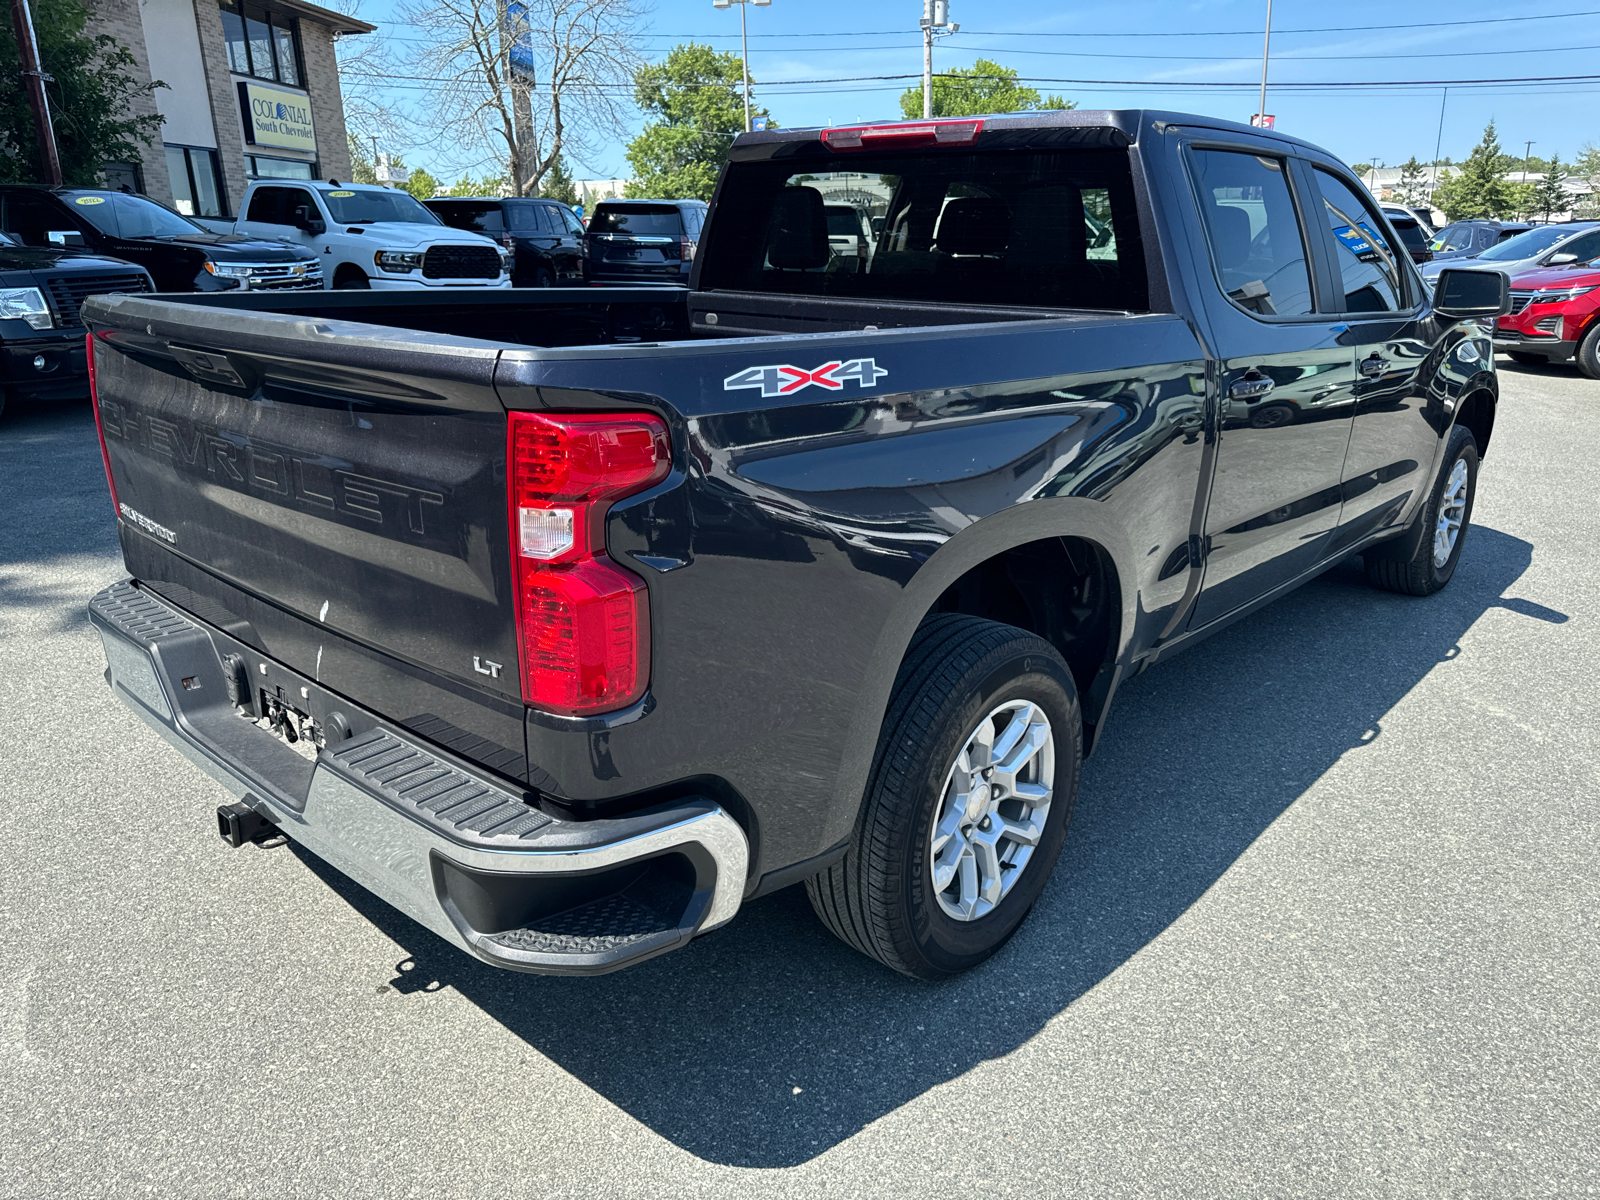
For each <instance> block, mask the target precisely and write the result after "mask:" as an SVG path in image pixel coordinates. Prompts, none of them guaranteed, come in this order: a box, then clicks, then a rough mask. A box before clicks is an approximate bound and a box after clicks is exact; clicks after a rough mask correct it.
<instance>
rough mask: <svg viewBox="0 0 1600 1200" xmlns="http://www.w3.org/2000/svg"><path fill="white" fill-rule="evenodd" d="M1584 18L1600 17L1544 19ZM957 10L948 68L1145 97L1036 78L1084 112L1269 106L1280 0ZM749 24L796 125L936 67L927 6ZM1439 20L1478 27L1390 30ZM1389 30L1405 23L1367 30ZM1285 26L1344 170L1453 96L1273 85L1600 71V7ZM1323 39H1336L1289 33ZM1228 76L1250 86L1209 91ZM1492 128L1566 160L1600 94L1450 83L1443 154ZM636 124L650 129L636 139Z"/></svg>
mask: <svg viewBox="0 0 1600 1200" xmlns="http://www.w3.org/2000/svg"><path fill="white" fill-rule="evenodd" d="M646 2H647V3H648V0H646ZM360 11H361V15H362V16H363V17H364V18H366V19H367V20H370V21H374V22H376V23H378V24H379V34H378V36H379V37H382V36H383V35H384V34H385V33H393V34H397V35H400V36H414V33H413V32H412V31H409V30H407V29H406V28H404V27H402V26H400V25H397V24H392V23H390V17H391V14H392V12H393V0H363V2H362V4H361V10H360ZM1573 13H1587V14H1588V15H1581V16H1566V17H1554V19H1539V18H1545V17H1547V16H1553V15H1555V14H1573ZM950 15H951V19H952V20H954V21H957V22H959V23H960V25H961V26H962V29H961V32H960V33H958V34H956V35H954V36H953V37H949V38H944V39H940V41H939V42H938V43H937V45H936V47H935V51H934V69H935V70H936V71H938V70H941V69H949V68H952V67H958V66H970V65H971V63H972V61H973V60H974V59H976V58H978V57H980V56H981V57H985V58H989V59H993V60H995V61H997V62H999V63H1001V64H1003V65H1005V66H1008V67H1013V68H1015V69H1016V70H1018V71H1019V72H1020V73H1021V74H1022V75H1024V76H1033V77H1041V78H1048V79H1061V80H1065V79H1071V80H1096V81H1113V80H1129V81H1136V86H1115V85H1111V84H1106V83H1070V82H1038V83H1034V84H1033V86H1035V87H1037V88H1039V90H1040V91H1041V92H1053V93H1059V94H1062V95H1064V96H1066V97H1067V98H1069V99H1073V100H1076V101H1077V102H1078V105H1079V107H1081V108H1137V107H1160V108H1170V109H1176V110H1181V111H1188V112H1198V113H1205V114H1210V115H1215V116H1221V117H1229V118H1232V119H1236V120H1248V119H1249V117H1250V114H1251V113H1253V112H1254V111H1255V109H1256V100H1257V96H1256V92H1255V91H1254V90H1253V88H1254V87H1255V86H1256V85H1258V84H1259V80H1260V74H1261V41H1262V39H1261V30H1262V27H1263V25H1264V22H1265V16H1266V0H1125V2H1120V3H1085V4H1081V5H1074V6H1067V5H1048V4H1046V5H1023V4H1006V5H1000V4H995V3H994V2H993V0H987V2H984V3H980V2H979V0H951V13H950ZM748 16H749V24H750V32H751V34H752V37H751V40H750V48H751V49H750V69H751V74H752V76H753V77H754V78H755V80H756V83H757V93H758V95H759V96H760V98H761V101H762V102H763V103H765V104H766V105H767V106H768V107H769V108H770V109H771V110H772V112H773V115H774V116H775V117H776V118H777V119H778V120H779V121H780V122H781V123H782V124H783V125H785V126H791V127H792V126H800V125H816V124H824V123H830V122H853V121H857V120H870V119H873V118H881V117H896V116H898V96H899V94H900V92H901V91H902V90H904V88H906V87H907V86H910V85H911V84H913V83H915V82H916V81H915V80H895V81H860V82H840V83H803V82H795V83H792V84H789V83H787V82H786V81H805V80H834V79H844V78H850V77H860V76H877V75H902V74H912V75H916V74H919V73H920V71H921V68H922V55H921V38H920V35H919V34H918V33H917V29H916V24H917V19H918V18H919V17H920V16H921V3H920V0H894V2H893V3H887V2H880V0H854V2H851V0H772V5H771V7H767V8H754V7H752V8H750V9H749V12H748ZM1505 18H1512V19H1511V20H1506V19H1505ZM1491 20H1494V23H1487V22H1490V21H1491ZM1441 21H1449V22H1466V23H1464V24H1453V25H1431V26H1430V27H1423V28H1392V26H1395V25H1397V24H1408V25H1416V24H1420V23H1432V22H1441ZM1381 26H1388V27H1391V28H1382V29H1376V28H1370V27H1381ZM1352 27H1369V28H1352ZM647 28H648V29H649V31H650V33H649V36H648V37H647V38H646V39H645V40H644V41H643V43H642V48H643V50H644V52H645V54H646V56H647V57H648V58H659V57H662V56H664V55H665V54H666V52H667V51H668V50H669V49H671V47H672V46H673V45H674V44H676V43H677V42H681V41H687V40H689V39H690V37H694V38H696V39H697V40H700V41H709V42H710V44H712V45H714V46H716V47H718V48H719V49H731V50H735V51H736V50H737V49H738V45H739V42H738V33H739V14H738V10H737V9H736V8H735V9H730V10H727V11H722V10H717V9H714V8H713V7H712V5H711V0H657V3H655V5H654V10H653V15H652V17H651V18H650V19H649V21H648V23H647ZM1273 28H1274V32H1273V38H1272V65H1271V72H1270V75H1269V80H1268V100H1267V110H1268V111H1269V112H1271V113H1274V114H1275V115H1276V116H1277V119H1278V126H1279V128H1280V129H1283V130H1285V131H1286V132H1290V133H1294V134H1296V135H1298V136H1301V137H1305V138H1307V139H1309V140H1311V141H1313V142H1316V143H1318V144H1320V145H1322V146H1324V147H1326V148H1327V149H1329V150H1331V151H1332V152H1333V153H1335V154H1337V155H1338V156H1339V157H1341V158H1343V159H1345V160H1346V161H1347V162H1358V161H1371V160H1376V161H1377V162H1380V163H1383V164H1387V165H1398V164H1399V163H1401V162H1403V161H1404V160H1405V159H1406V158H1407V157H1408V156H1410V155H1412V154H1415V155H1416V156H1417V157H1418V158H1419V159H1422V160H1424V161H1426V160H1427V159H1429V158H1431V157H1432V155H1433V151H1434V144H1435V139H1436V138H1437V137H1438V136H1439V133H1440V105H1441V98H1442V93H1443V90H1444V89H1443V87H1441V86H1427V87H1416V88H1390V89H1366V88H1327V89H1321V90H1311V91H1299V90H1290V89H1287V88H1284V89H1275V88H1274V86H1273V85H1274V84H1289V83H1329V82H1346V81H1359V82H1371V81H1422V80H1480V79H1504V78H1521V77H1527V76H1557V75H1594V76H1600V0H1567V3H1565V4H1549V3H1541V2H1539V0H1526V2H1524V0H1519V2H1516V3H1512V4H1505V3H1498V4H1491V3H1483V2H1481V0H1468V2H1466V3H1459V4H1452V5H1439V4H1435V5H1429V4H1408V5H1397V4H1393V3H1380V2H1377V0H1346V2H1345V3H1342V4H1339V5H1329V4H1325V3H1312V2H1311V0H1277V2H1276V3H1275V4H1274V5H1273ZM1312 29H1315V30H1328V31H1326V32H1292V31H1295V30H1312ZM1333 30H1338V31H1333ZM1153 35H1159V36H1153ZM1214 83H1249V84H1251V85H1252V87H1251V88H1237V89H1234V88H1216V87H1206V86H1201V85H1205V84H1214ZM393 99H395V100H398V101H399V102H400V103H402V104H410V105H412V106H413V111H414V112H416V113H417V114H418V119H419V120H425V119H424V118H423V117H422V116H421V112H422V110H423V109H424V108H425V96H419V95H418V94H417V93H414V92H407V93H401V92H395V93H393ZM1491 118H1493V119H1495V120H1496V121H1497V122H1498V126H1499V133H1500V141H1501V145H1502V147H1503V148H1504V149H1505V150H1506V152H1507V153H1512V154H1521V153H1522V152H1523V147H1524V144H1525V143H1526V141H1527V140H1528V139H1530V138H1531V139H1533V140H1534V148H1533V152H1534V153H1535V154H1538V155H1548V154H1550V153H1551V152H1552V151H1558V152H1559V153H1560V154H1561V156H1562V158H1563V159H1564V160H1566V161H1569V162H1570V161H1571V159H1572V158H1573V156H1574V155H1575V154H1576V153H1577V152H1578V150H1579V148H1580V147H1581V145H1582V144H1583V143H1584V142H1588V141H1595V142H1600V83H1595V82H1588V83H1564V84H1559V85H1552V84H1526V83H1510V84H1495V85H1489V86H1457V87H1452V88H1451V89H1450V92H1449V96H1448V99H1447V101H1446V103H1445V108H1444V122H1443V139H1442V146H1441V151H1440V152H1441V153H1442V154H1444V155H1448V156H1450V157H1452V158H1454V159H1456V160H1457V161H1459V160H1460V159H1462V158H1464V157H1465V156H1466V154H1467V153H1468V151H1469V150H1470V149H1471V147H1472V146H1473V144H1474V143H1475V142H1476V141H1477V140H1478V137H1479V135H1480V134H1481V132H1482V130H1483V126H1484V124H1485V123H1486V122H1487V121H1488V120H1490V119H1491ZM639 124H640V122H639V121H638V120H636V121H635V123H634V128H635V129H637V127H638V125H639ZM407 149H408V150H409V153H408V155H407V161H408V162H409V163H410V164H411V165H412V166H423V167H427V168H429V169H430V170H433V171H434V172H435V173H436V174H441V175H442V174H444V170H443V169H442V168H444V167H446V166H447V165H448V164H446V163H444V162H442V161H430V160H431V159H433V158H434V156H433V155H431V154H430V153H428V152H427V151H426V150H422V149H421V148H420V147H416V148H407ZM572 167H573V172H572V173H573V174H574V175H576V176H578V177H580V178H608V177H613V176H617V175H625V174H626V173H627V163H626V159H625V158H624V155H623V144H622V142H621V141H619V140H608V141H606V142H605V143H604V144H603V145H602V146H601V147H600V148H599V149H597V151H596V152H595V153H594V154H593V155H592V156H591V161H589V162H586V163H582V164H572Z"/></svg>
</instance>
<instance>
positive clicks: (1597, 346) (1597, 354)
mask: <svg viewBox="0 0 1600 1200" xmlns="http://www.w3.org/2000/svg"><path fill="white" fill-rule="evenodd" d="M1573 361H1574V362H1576V363H1577V364H1578V370H1580V371H1582V372H1583V373H1584V374H1585V375H1587V376H1588V377H1589V378H1590V379H1600V321H1596V322H1595V323H1594V325H1593V326H1592V327H1591V328H1590V330H1589V332H1588V333H1586V334H1584V335H1583V341H1581V342H1579V343H1578V353H1577V354H1576V355H1574V356H1573Z"/></svg>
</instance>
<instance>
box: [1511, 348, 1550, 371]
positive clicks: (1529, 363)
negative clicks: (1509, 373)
mask: <svg viewBox="0 0 1600 1200" xmlns="http://www.w3.org/2000/svg"><path fill="white" fill-rule="evenodd" d="M1506 357H1507V358H1509V359H1510V360H1511V361H1512V362H1514V363H1521V364H1522V365H1523V366H1525V367H1543V366H1546V365H1548V364H1549V362H1550V360H1549V359H1548V358H1546V357H1545V356H1544V355H1542V354H1529V353H1528V352H1527V351H1526V350H1507V351H1506Z"/></svg>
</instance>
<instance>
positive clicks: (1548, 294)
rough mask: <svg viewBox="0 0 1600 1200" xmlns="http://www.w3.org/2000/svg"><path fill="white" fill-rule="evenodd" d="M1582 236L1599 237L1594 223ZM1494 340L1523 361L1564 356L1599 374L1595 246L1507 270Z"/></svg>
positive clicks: (1599, 287)
mask: <svg viewBox="0 0 1600 1200" xmlns="http://www.w3.org/2000/svg"><path fill="white" fill-rule="evenodd" d="M1586 236H1594V237H1596V238H1600V227H1597V228H1596V229H1595V230H1594V231H1593V232H1592V234H1590V235H1586ZM1558 257H1559V256H1558ZM1494 346H1495V349H1496V350H1498V351H1500V352H1501V353H1503V354H1506V355H1508V356H1510V358H1511V361H1513V362H1518V363H1522V364H1523V365H1524V366H1545V365H1547V364H1549V363H1557V362H1566V361H1568V360H1569V359H1570V360H1571V361H1572V363H1573V365H1575V366H1576V367H1577V368H1578V370H1579V371H1581V372H1582V373H1583V374H1584V375H1587V376H1588V377H1589V378H1590V379H1600V251H1595V252H1594V257H1592V258H1590V259H1587V260H1585V261H1582V262H1562V263H1560V264H1558V265H1554V266H1543V267H1539V268H1537V269H1535V270H1531V271H1522V272H1520V273H1518V274H1515V275H1513V276H1512V277H1511V311H1510V312H1509V313H1506V314H1505V315H1504V316H1502V317H1501V318H1500V319H1499V320H1498V322H1496V324H1495V331H1494Z"/></svg>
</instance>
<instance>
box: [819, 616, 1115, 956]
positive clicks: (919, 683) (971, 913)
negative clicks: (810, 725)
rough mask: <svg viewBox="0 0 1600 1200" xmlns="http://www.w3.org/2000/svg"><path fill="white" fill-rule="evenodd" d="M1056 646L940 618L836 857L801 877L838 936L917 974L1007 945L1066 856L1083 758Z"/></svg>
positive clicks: (898, 691)
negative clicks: (851, 829)
mask: <svg viewBox="0 0 1600 1200" xmlns="http://www.w3.org/2000/svg"><path fill="white" fill-rule="evenodd" d="M1082 733H1083V724H1082V716H1081V713H1080V711H1079V707H1078V696H1077V690H1076V689H1075V688H1074V686H1073V682H1072V676H1071V674H1070V673H1069V672H1068V670H1067V665H1066V663H1065V662H1064V661H1063V660H1062V658H1061V655H1060V654H1059V653H1057V651H1056V649H1055V647H1053V646H1052V645H1050V643H1049V642H1046V641H1045V640H1044V639H1042V638H1040V637H1036V636H1035V635H1034V634H1031V633H1028V632H1027V631H1026V630H1022V629H1018V628H1016V627H1014V626H1011V625H1002V624H1000V623H999V622H996V621H985V620H981V619H979V618H977V617H966V616H956V615H942V616H936V617H932V618H930V619H929V620H928V621H926V622H924V623H923V626H922V628H921V629H919V630H918V631H917V635H916V637H915V638H914V639H913V640H912V643H911V647H910V649H909V650H908V651H907V653H906V658H905V662H904V663H902V664H901V667H900V672H899V675H898V677H897V679H896V682H895V690H894V693H893V695H892V696H891V698H890V701H889V711H888V713H887V715H886V716H885V718H884V723H883V728H882V731H881V733H880V735H879V741H878V751H877V754H876V755H875V757H874V761H873V767H872V773H871V775H870V776H869V778H868V783H867V791H866V797H865V800H864V803H863V808H862V813H861V817H860V819H859V821H858V823H857V826H856V831H855V835H854V837H853V839H852V842H851V845H850V848H849V850H848V851H847V852H846V854H845V857H844V858H843V859H842V860H841V861H840V862H838V863H837V864H835V865H834V866H832V867H830V868H828V870H826V871H823V872H822V873H821V874H819V875H815V876H813V877H812V878H811V879H809V880H807V881H806V893H807V895H808V896H809V897H810V899H811V906H812V908H814V909H815V910H816V913H817V915H818V916H819V917H820V918H822V921H823V923H824V924H825V925H827V926H828V928H829V929H831V930H832V931H833V932H834V933H835V934H836V935H837V936H838V937H839V938H840V939H842V940H843V941H845V942H847V943H849V944H850V945H852V946H854V947H855V948H856V949H857V950H860V951H861V952H862V953H863V954H866V955H870V956H871V957H873V958H876V959H877V960H878V961H879V962H881V963H884V964H885V965H886V966H890V967H893V968H894V969H895V970H897V971H900V972H903V973H904V974H907V975H911V976H915V977H916V978H919V979H942V978H945V977H947V976H950V975H954V974H956V973H957V972H959V971H964V970H967V969H968V968H970V967H974V966H976V965H977V964H979V963H981V962H983V961H984V960H985V959H987V958H988V957H989V956H990V955H992V954H993V953H994V952H995V951H997V950H998V949H1000V947H1001V946H1003V945H1005V943H1006V941H1007V939H1009V938H1010V937H1011V935H1012V934H1013V933H1015V932H1016V930H1017V927H1018V926H1019V925H1021V924H1022V920H1023V918H1024V917H1026V916H1027V915H1028V911H1029V910H1030V909H1031V908H1032V907H1033V903H1034V901H1035V900H1037V899H1038V897H1039V894H1040V893H1041V892H1042V891H1043V890H1044V886H1045V883H1046V882H1047V881H1048V879H1049V878H1050V872H1051V869H1052V868H1053V867H1054V866H1055V861H1056V858H1057V857H1058V856H1059V854H1060V853H1061V845H1062V842H1063V841H1064V840H1065V838H1066V832H1067V823H1068V821H1069V820H1070V819H1071V816H1072V804H1073V800H1074V798H1075V797H1076V795H1077V790H1078V770H1079V766H1080V763H1081V761H1082V757H1083V736H1082Z"/></svg>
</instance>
